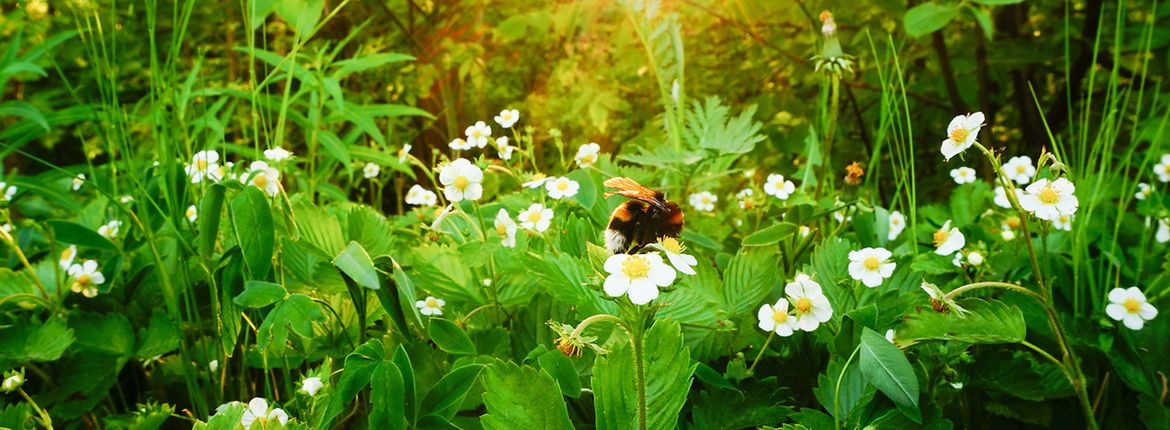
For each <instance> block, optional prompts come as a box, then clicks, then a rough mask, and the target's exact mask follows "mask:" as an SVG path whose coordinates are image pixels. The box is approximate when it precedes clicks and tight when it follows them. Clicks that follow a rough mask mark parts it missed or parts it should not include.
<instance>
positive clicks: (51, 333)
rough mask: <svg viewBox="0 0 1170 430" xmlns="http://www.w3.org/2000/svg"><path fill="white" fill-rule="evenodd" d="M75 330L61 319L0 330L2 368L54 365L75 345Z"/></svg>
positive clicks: (16, 324)
mask: <svg viewBox="0 0 1170 430" xmlns="http://www.w3.org/2000/svg"><path fill="white" fill-rule="evenodd" d="M73 340H74V336H73V329H71V328H69V324H68V323H66V322H65V320H63V319H61V318H49V319H48V320H46V321H45V322H40V321H35V320H27V321H20V322H18V323H15V324H13V325H12V326H9V327H7V328H4V329H0V367H3V368H11V367H12V366H13V365H14V364H15V363H23V362H27V361H53V360H56V359H58V358H61V354H63V353H64V352H65V349H66V348H68V347H69V345H72V344H73Z"/></svg>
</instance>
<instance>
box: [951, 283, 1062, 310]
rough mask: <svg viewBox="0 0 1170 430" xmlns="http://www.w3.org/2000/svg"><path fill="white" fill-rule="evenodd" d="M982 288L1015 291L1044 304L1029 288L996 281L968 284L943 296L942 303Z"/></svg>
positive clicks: (1042, 298) (1041, 298) (1041, 297)
mask: <svg viewBox="0 0 1170 430" xmlns="http://www.w3.org/2000/svg"><path fill="white" fill-rule="evenodd" d="M981 288H1003V289H1005V290H1011V291H1015V292H1017V293H1021V294H1024V295H1026V296H1028V297H1031V298H1033V299H1036V301H1038V302H1040V304H1044V297H1043V296H1041V295H1039V294H1037V293H1036V292H1035V291H1032V290H1029V289H1027V288H1024V287H1022V286H1019V285H1016V284H1009V283H1007V282H994V281H988V282H975V283H972V284H967V285H964V286H961V287H959V288H955V289H954V290H951V292H949V293H947V294H946V295H945V296H943V297H942V301H944V302H945V301H948V300H951V299H954V298H955V296H958V295H960V294H963V293H965V292H968V291H972V290H978V289H981Z"/></svg>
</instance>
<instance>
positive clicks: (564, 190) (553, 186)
mask: <svg viewBox="0 0 1170 430" xmlns="http://www.w3.org/2000/svg"><path fill="white" fill-rule="evenodd" d="M544 189H546V190H548V196H549V197H550V198H552V199H556V200H560V199H563V198H566V197H573V196H575V195H577V190H579V189H581V185H580V184H578V183H577V181H574V180H572V179H569V178H566V177H564V176H562V177H559V178H556V179H553V180H551V181H549V182H546V183H545V184H544Z"/></svg>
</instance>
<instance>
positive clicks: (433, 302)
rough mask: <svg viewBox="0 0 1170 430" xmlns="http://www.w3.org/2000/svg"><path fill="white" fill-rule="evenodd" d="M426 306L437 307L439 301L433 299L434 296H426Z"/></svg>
mask: <svg viewBox="0 0 1170 430" xmlns="http://www.w3.org/2000/svg"><path fill="white" fill-rule="evenodd" d="M427 307H428V308H437V307H439V302H438V301H437V300H435V298H434V297H430V298H427Z"/></svg>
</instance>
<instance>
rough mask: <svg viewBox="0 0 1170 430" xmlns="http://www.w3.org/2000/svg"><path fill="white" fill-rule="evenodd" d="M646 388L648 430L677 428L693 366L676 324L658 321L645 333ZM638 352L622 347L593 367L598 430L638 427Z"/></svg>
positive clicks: (643, 352)
mask: <svg viewBox="0 0 1170 430" xmlns="http://www.w3.org/2000/svg"><path fill="white" fill-rule="evenodd" d="M642 354H643V357H644V360H643V363H644V365H645V375H646V376H647V378H646V381H645V384H646V411H645V412H646V421H647V422H646V428H654V429H659V428H674V427H675V424H676V423H677V422H678V415H679V412H680V411H681V410H682V407H683V404H684V403H685V402H686V398H687V392H688V391H690V387H691V375H692V374H693V373H694V371H695V366H696V365H695V363H694V362H692V361H691V359H690V351H689V350H688V349H687V348H686V347H684V346H683V345H682V333H681V332H680V330H679V326H678V323H677V322H674V321H670V320H658V321H656V322H655V323H654V325H653V326H652V327H651V328H650V330H648V331H646V333H645V341H644V345H643V348H642ZM636 380H637V379H636V375H635V370H634V352H633V350H632V349H631V348H630V345H629V343H626V342H622V343H621V344H619V346H617V347H615V348H614V350H613V351H611V352H610V353H609V354H606V355H604V356H601V355H599V356H598V357H597V361H596V362H595V363H594V365H593V393H594V398H595V400H594V402H595V403H594V407H595V411H596V416H597V428H598V429H599V430H607V429H627V428H631V427H635V428H636V424H637V423H638V419H639V418H638V417H639V414H638V398H637V389H636V386H635V384H636V382H635V381H636Z"/></svg>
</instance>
